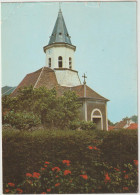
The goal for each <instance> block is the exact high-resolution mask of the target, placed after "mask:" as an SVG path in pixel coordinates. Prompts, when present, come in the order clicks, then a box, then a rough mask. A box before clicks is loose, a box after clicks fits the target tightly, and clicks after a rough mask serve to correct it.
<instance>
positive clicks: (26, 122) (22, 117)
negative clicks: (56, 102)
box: [4, 111, 40, 129]
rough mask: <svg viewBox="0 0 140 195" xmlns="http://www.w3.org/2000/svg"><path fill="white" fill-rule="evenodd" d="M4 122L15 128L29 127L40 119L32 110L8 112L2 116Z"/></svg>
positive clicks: (37, 123) (36, 123) (33, 125)
mask: <svg viewBox="0 0 140 195" xmlns="http://www.w3.org/2000/svg"><path fill="white" fill-rule="evenodd" d="M4 123H7V124H10V125H11V126H13V127H16V128H17V129H30V128H31V127H35V126H37V125H39V124H40V119H39V118H38V117H37V116H36V115H34V114H33V113H32V112H28V113H27V112H16V113H15V112H14V111H11V112H8V113H7V114H6V115H5V116H4Z"/></svg>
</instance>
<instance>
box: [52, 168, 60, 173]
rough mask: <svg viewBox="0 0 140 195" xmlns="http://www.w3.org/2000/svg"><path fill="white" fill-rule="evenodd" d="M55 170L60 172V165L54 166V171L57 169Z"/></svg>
mask: <svg viewBox="0 0 140 195" xmlns="http://www.w3.org/2000/svg"><path fill="white" fill-rule="evenodd" d="M55 170H56V172H58V171H60V168H59V167H53V168H52V171H55Z"/></svg>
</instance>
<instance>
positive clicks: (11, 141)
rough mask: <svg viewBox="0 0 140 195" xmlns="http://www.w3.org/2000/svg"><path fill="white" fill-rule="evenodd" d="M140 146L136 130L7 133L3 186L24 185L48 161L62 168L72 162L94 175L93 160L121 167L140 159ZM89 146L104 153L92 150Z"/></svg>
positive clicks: (79, 168) (4, 146)
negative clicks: (63, 163)
mask: <svg viewBox="0 0 140 195" xmlns="http://www.w3.org/2000/svg"><path fill="white" fill-rule="evenodd" d="M137 144H138V143H137V131H132V130H120V131H116V132H113V131H112V132H106V131H71V130H67V131H63V130H51V131H49V130H36V131H33V132H29V131H18V130H14V129H11V130H4V131H3V183H4V186H5V184H6V183H8V182H11V181H12V182H14V183H19V182H22V180H23V179H24V177H25V174H26V173H27V172H34V171H36V172H37V171H38V170H39V169H40V167H41V166H42V165H43V164H44V162H45V161H50V162H53V163H54V164H56V165H57V166H61V162H62V160H64V159H67V160H70V161H71V162H72V164H73V169H74V170H76V169H77V170H81V169H85V170H86V172H87V173H88V174H89V175H94V174H95V173H96V174H97V170H94V169H93V167H92V166H93V165H92V164H93V161H94V162H95V161H97V162H108V163H109V164H111V165H113V166H117V165H122V164H124V163H129V162H132V161H133V160H134V159H137V158H138V157H137V150H138V145H137ZM88 146H96V147H98V148H99V149H100V151H101V152H100V153H98V152H97V151H94V152H93V151H90V150H89V148H88ZM97 178H98V175H97Z"/></svg>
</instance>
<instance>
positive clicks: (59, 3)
mask: <svg viewBox="0 0 140 195" xmlns="http://www.w3.org/2000/svg"><path fill="white" fill-rule="evenodd" d="M59 12H61V2H60V1H59Z"/></svg>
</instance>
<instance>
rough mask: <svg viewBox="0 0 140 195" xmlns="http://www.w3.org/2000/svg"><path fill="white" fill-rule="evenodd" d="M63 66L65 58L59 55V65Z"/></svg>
mask: <svg viewBox="0 0 140 195" xmlns="http://www.w3.org/2000/svg"><path fill="white" fill-rule="evenodd" d="M62 66H63V59H62V56H59V57H58V67H59V68H62Z"/></svg>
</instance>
